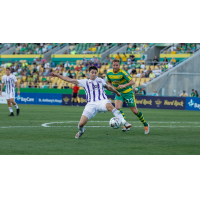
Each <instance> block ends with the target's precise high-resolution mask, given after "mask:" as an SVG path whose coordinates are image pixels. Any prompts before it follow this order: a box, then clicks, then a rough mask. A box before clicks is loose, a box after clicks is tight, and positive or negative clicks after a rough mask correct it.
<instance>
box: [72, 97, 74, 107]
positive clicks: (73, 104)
mask: <svg viewBox="0 0 200 200" xmlns="http://www.w3.org/2000/svg"><path fill="white" fill-rule="evenodd" d="M72 105H73V106H74V97H72Z"/></svg>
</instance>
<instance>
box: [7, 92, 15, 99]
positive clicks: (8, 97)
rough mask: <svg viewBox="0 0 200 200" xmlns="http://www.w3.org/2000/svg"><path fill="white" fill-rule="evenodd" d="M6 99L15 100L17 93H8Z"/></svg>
mask: <svg viewBox="0 0 200 200" xmlns="http://www.w3.org/2000/svg"><path fill="white" fill-rule="evenodd" d="M6 99H15V93H14V92H11V93H6Z"/></svg>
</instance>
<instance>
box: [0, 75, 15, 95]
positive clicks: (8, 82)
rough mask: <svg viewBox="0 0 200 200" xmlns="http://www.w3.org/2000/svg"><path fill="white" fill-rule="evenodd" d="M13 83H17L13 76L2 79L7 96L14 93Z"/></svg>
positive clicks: (5, 76)
mask: <svg viewBox="0 0 200 200" xmlns="http://www.w3.org/2000/svg"><path fill="white" fill-rule="evenodd" d="M15 82H17V79H16V77H15V75H13V74H10V76H7V75H4V76H3V77H2V83H4V84H5V85H6V90H5V92H6V93H7V94H9V93H15Z"/></svg>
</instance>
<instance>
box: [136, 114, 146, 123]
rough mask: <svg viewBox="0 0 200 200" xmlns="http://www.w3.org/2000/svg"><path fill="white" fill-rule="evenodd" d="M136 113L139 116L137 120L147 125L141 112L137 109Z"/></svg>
mask: <svg viewBox="0 0 200 200" xmlns="http://www.w3.org/2000/svg"><path fill="white" fill-rule="evenodd" d="M136 115H137V117H138V118H139V120H140V121H141V122H142V123H143V124H144V126H148V124H147V123H146V121H145V119H144V116H143V114H142V112H140V111H138V113H137V114H136Z"/></svg>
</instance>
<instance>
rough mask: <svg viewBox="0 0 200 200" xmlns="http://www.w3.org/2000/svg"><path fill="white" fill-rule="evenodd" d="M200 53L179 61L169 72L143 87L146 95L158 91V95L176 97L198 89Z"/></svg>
mask: <svg viewBox="0 0 200 200" xmlns="http://www.w3.org/2000/svg"><path fill="white" fill-rule="evenodd" d="M198 74H200V51H198V50H197V51H196V52H195V53H194V55H193V56H191V57H188V58H185V59H183V60H181V61H180V62H179V63H177V65H176V66H175V67H174V68H172V69H170V70H169V71H167V72H165V73H163V74H162V75H160V76H159V77H157V78H156V79H154V80H152V81H151V82H149V83H147V84H146V85H145V88H146V91H147V94H148V93H153V91H154V90H157V91H158V90H159V92H158V94H159V95H165V96H177V95H178V94H180V93H182V91H183V90H186V91H191V90H192V89H193V88H198V87H199V75H198Z"/></svg>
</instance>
